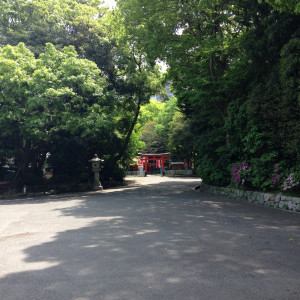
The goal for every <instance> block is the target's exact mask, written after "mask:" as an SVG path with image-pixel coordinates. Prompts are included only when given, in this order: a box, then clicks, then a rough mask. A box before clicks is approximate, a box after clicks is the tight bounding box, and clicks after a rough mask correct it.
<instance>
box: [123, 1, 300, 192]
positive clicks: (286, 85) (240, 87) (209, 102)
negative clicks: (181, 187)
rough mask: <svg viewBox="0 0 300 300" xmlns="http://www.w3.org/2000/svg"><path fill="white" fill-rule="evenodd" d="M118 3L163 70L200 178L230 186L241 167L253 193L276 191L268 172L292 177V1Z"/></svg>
mask: <svg viewBox="0 0 300 300" xmlns="http://www.w3.org/2000/svg"><path fill="white" fill-rule="evenodd" d="M118 4H119V6H120V10H121V11H122V15H123V17H124V19H125V20H126V22H125V24H127V31H128V34H133V35H135V36H136V38H137V43H138V45H139V47H140V49H143V50H144V51H146V52H147V55H148V57H149V59H150V61H153V60H155V59H160V60H164V61H166V63H167V64H168V65H169V71H168V75H169V79H170V80H172V87H173V90H174V92H175V95H176V96H177V98H178V105H179V107H180V109H181V111H182V112H184V114H185V115H186V116H187V117H188V118H189V119H190V129H191V133H192V135H193V137H194V139H193V147H194V152H195V155H196V165H197V169H198V172H199V175H200V176H201V177H202V178H203V179H204V181H206V182H208V183H213V184H218V185H227V184H230V182H231V180H232V179H233V180H234V178H233V177H232V170H233V169H234V167H235V166H236V165H238V166H242V165H241V164H240V162H243V161H247V164H248V165H249V166H251V167H249V170H250V169H251V172H250V171H249V172H250V173H251V174H249V176H248V178H247V180H248V181H249V182H248V184H250V185H253V186H254V187H256V188H260V189H261V188H280V185H282V184H283V181H281V182H279V183H278V187H276V184H277V182H274V180H273V179H272V175H273V173H274V170H275V171H276V170H277V169H276V168H275V169H274V166H280V169H281V176H282V178H283V177H284V176H285V175H283V174H285V173H286V174H287V173H294V176H296V174H298V176H299V169H300V160H299V154H300V148H299V141H300V140H299V126H300V123H299V122H300V121H299V120H300V119H299V112H300V106H299V71H300V69H299V38H300V31H299V28H300V27H299V24H300V16H299V3H298V1H293V0H291V1H277V0H276V1H273V0H267V1H251V0H243V1H229V0H228V1H227V0H225V1H197V0H191V1H158V0H157V1H155V0H154V1H151V3H150V2H149V1H143V0H141V1H137V0H119V1H118ZM241 172H242V171H241ZM275 173H276V172H275ZM250 179H251V180H250ZM282 180H284V179H282ZM243 182H245V180H244V181H243Z"/></svg>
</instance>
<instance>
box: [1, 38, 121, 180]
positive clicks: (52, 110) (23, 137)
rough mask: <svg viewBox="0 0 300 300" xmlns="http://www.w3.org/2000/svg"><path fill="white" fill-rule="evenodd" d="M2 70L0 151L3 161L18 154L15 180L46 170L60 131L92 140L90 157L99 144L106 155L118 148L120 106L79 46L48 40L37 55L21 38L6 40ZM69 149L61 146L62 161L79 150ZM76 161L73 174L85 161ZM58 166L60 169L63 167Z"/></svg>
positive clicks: (82, 140)
mask: <svg viewBox="0 0 300 300" xmlns="http://www.w3.org/2000/svg"><path fill="white" fill-rule="evenodd" d="M0 70H1V72H0V74H1V76H0V87H1V93H0V107H1V110H0V111H1V113H0V124H1V128H2V130H1V133H0V135H1V139H0V140H1V145H0V148H1V150H0V156H1V160H2V161H4V160H5V159H8V158H13V159H14V164H15V166H16V176H15V179H14V181H13V185H15V186H19V185H21V184H23V183H24V180H26V179H28V178H29V176H32V175H36V176H37V177H38V176H39V175H41V171H42V166H43V164H44V162H45V158H46V154H47V153H48V152H51V154H52V155H53V156H55V153H56V152H57V151H55V150H54V151H52V150H53V149H54V148H55V149H58V148H57V146H56V143H57V140H58V138H59V137H60V140H62V141H64V140H65V139H66V137H68V136H69V139H70V138H71V137H72V139H71V140H73V141H75V140H76V139H77V140H78V142H79V143H82V144H84V143H88V146H86V148H87V150H86V152H85V155H86V156H90V157H91V155H92V153H93V152H92V150H93V149H92V148H93V147H94V148H95V147H99V146H100V149H98V151H101V152H102V153H101V154H102V155H105V154H106V155H109V154H110V155H111V153H112V152H114V151H116V149H113V147H114V146H115V145H114V144H113V145H111V144H110V142H111V140H112V139H118V132H117V124H116V119H115V108H114V107H112V105H111V103H110V95H105V94H104V90H105V87H106V86H107V82H106V79H105V78H104V77H103V76H102V75H101V71H100V70H99V69H98V68H97V66H96V64H95V63H93V62H91V61H89V60H86V59H80V58H79V57H78V54H77V53H76V51H75V50H74V47H72V46H69V47H65V48H64V49H63V51H58V50H56V49H55V47H54V46H53V45H52V44H47V45H46V51H45V53H43V54H41V55H40V57H39V58H38V59H36V58H35V57H34V54H33V53H32V52H30V50H29V49H27V48H26V47H25V45H24V44H22V43H20V44H19V45H17V46H15V47H13V46H6V47H3V48H0ZM72 143H73V144H74V142H72ZM60 144H62V143H60ZM77 144H78V143H77ZM53 147H54V148H53ZM69 150H70V151H69V152H68V153H63V152H62V151H58V153H60V155H63V159H61V160H60V162H61V163H62V162H63V161H66V160H67V159H66V158H67V157H68V156H70V155H71V154H72V151H74V149H73V150H72V149H69ZM111 151H112V152H111ZM78 155H81V156H85V155H83V153H78ZM73 156H74V153H73ZM90 157H89V158H90ZM56 159H57V157H56ZM86 159H88V157H86ZM72 164H73V167H72V166H69V167H68V168H66V169H65V170H64V172H65V173H71V172H72V173H73V176H72V178H73V179H74V178H76V176H78V172H79V171H80V170H77V171H78V172H77V171H76V168H77V167H78V166H79V169H80V167H82V165H80V164H81V162H80V163H79V164H77V165H76V163H74V161H73V162H72ZM84 164H85V165H86V161H85V162H84ZM58 166H59V165H58ZM74 166H75V167H74ZM71 168H72V169H71ZM55 171H56V172H58V173H59V171H60V170H59V167H58V168H57V169H56V170H55ZM81 171H82V170H81ZM39 178H41V176H40V177H39Z"/></svg>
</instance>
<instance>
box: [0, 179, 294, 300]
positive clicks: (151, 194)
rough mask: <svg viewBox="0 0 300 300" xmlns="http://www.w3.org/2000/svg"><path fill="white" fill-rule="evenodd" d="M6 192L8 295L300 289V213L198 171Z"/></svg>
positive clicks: (1, 284)
mask: <svg viewBox="0 0 300 300" xmlns="http://www.w3.org/2000/svg"><path fill="white" fill-rule="evenodd" d="M129 180H130V185H129V186H128V187H126V188H116V189H110V190H106V191H104V192H102V193H101V192H96V193H82V194H69V195H55V196H48V197H43V198H32V199H31V198H27V199H19V200H18V199H16V200H9V201H5V200H1V201H0V299H1V300H2V299H5V300H10V299H13V300H15V299H20V300H21V299H22V300H27V299H43V300H46V299H53V300H58V299H59V300H71V299H74V300H85V299H101V300H102V299H103V300H111V299H117V300H119V299H128V300H134V299H141V300H144V299H145V300H147V299H153V300H159V299H170V300H171V299H172V300H174V299H180V300H183V299H201V300H202V299H204V300H206V299H209V300H218V299H221V300H223V299H228V300H229V299H230V300H234V299H272V300H274V299H278V300H279V299H280V300H282V299H286V300H293V299H294V300H296V299H297V300H299V299H300V288H299V287H300V251H299V250H300V215H299V214H297V215H296V214H292V213H288V212H284V211H280V210H276V209H271V208H268V207H263V206H255V205H251V204H248V203H247V202H241V201H235V200H230V199H225V198H219V197H217V196H212V195H208V194H204V193H199V192H196V191H194V189H193V187H194V186H195V185H196V184H197V183H199V181H198V180H197V179H195V178H167V177H164V178H162V177H157V176H149V177H147V178H130V179H129Z"/></svg>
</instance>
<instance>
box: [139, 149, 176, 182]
mask: <svg viewBox="0 0 300 300" xmlns="http://www.w3.org/2000/svg"><path fill="white" fill-rule="evenodd" d="M169 155H170V153H159V154H144V153H139V156H140V158H141V161H144V163H145V176H147V167H148V161H149V160H156V161H157V160H159V161H160V162H161V166H162V169H163V176H164V175H165V161H166V160H169Z"/></svg>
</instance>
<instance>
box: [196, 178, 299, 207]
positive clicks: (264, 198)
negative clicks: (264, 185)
mask: <svg viewBox="0 0 300 300" xmlns="http://www.w3.org/2000/svg"><path fill="white" fill-rule="evenodd" d="M199 191H201V192H208V193H211V194H213V195H220V196H225V197H231V198H235V199H244V200H247V201H248V202H249V203H256V204H260V205H264V206H270V207H275V208H280V209H284V210H289V211H293V212H300V198H298V197H288V196H283V195H281V194H269V193H262V192H254V191H246V190H241V189H234V188H226V187H217V186H212V185H207V184H204V183H201V187H200V189H199Z"/></svg>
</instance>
